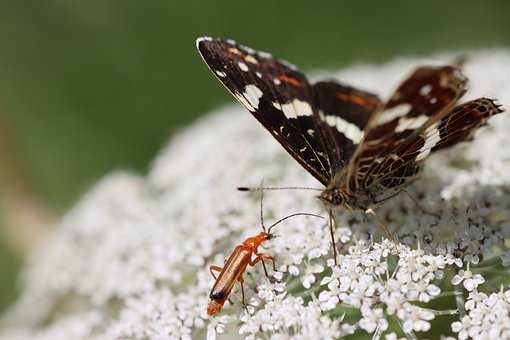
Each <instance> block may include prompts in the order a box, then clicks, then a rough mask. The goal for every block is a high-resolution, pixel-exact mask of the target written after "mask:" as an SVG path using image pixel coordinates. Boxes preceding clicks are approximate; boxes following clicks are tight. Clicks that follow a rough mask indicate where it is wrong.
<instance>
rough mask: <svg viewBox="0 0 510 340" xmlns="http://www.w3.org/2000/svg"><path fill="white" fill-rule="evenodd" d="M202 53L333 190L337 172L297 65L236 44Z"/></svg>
mask: <svg viewBox="0 0 510 340" xmlns="http://www.w3.org/2000/svg"><path fill="white" fill-rule="evenodd" d="M197 48H198V50H199V52H200V54H201V55H202V57H203V59H204V61H205V62H206V64H207V65H208V66H209V68H210V69H211V71H212V72H213V73H214V74H215V75H216V77H217V78H218V79H219V80H220V81H221V83H223V85H225V87H226V88H227V89H228V90H229V91H230V92H231V93H232V94H233V95H234V97H236V98H237V100H238V101H239V102H240V103H241V104H243V105H244V106H245V107H246V108H247V109H248V110H249V111H250V112H251V114H252V115H253V116H255V118H256V119H257V120H258V121H259V122H260V123H261V124H262V125H263V126H264V127H265V128H266V129H267V130H268V131H269V132H270V133H271V135H273V137H274V138H275V139H276V140H277V141H278V142H279V143H280V144H281V145H282V146H283V147H284V148H285V150H287V152H288V153H289V154H290V155H291V156H292V157H294V158H295V159H296V161H298V162H299V163H300V164H301V165H302V166H303V167H304V168H305V169H306V170H307V171H308V172H310V173H311V174H312V175H313V176H314V177H315V178H317V179H318V180H319V181H320V182H321V183H323V184H324V185H327V183H328V182H329V181H330V178H331V174H332V170H331V166H330V163H329V158H328V156H327V153H326V152H325V150H324V146H323V144H322V141H321V140H320V136H319V134H318V133H317V131H316V130H317V124H316V122H315V118H314V110H315V108H314V103H313V102H314V96H313V89H312V87H311V86H310V84H309V83H308V80H307V79H306V77H305V76H304V75H303V74H302V73H301V72H299V71H298V70H297V68H296V67H295V66H293V65H290V64H288V63H287V62H284V61H281V60H277V59H275V58H273V57H272V56H271V55H269V54H268V53H265V52H257V51H254V50H252V49H250V48H248V47H245V46H241V45H239V44H237V43H235V42H233V41H231V40H222V39H212V38H200V39H198V40H197Z"/></svg>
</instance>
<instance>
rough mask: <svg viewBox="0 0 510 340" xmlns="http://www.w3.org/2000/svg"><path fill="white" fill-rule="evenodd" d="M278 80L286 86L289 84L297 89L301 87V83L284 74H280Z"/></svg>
mask: <svg viewBox="0 0 510 340" xmlns="http://www.w3.org/2000/svg"><path fill="white" fill-rule="evenodd" d="M278 79H280V80H281V81H283V82H285V83H287V84H290V85H292V86H294V87H299V86H301V82H300V81H299V80H297V79H296V78H293V77H289V76H287V75H285V74H281V75H279V76H278Z"/></svg>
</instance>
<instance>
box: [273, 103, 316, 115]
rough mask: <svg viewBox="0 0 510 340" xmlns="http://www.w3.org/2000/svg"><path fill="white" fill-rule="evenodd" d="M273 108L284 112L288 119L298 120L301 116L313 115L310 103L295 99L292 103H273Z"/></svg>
mask: <svg viewBox="0 0 510 340" xmlns="http://www.w3.org/2000/svg"><path fill="white" fill-rule="evenodd" d="M273 106H274V107H276V108H277V109H280V107H281V110H282V111H283V114H284V115H285V117H287V118H297V117H299V116H311V115H312V114H313V111H312V107H311V106H310V104H308V102H306V101H303V100H299V99H294V100H293V101H291V102H290V103H287V104H280V103H277V102H273Z"/></svg>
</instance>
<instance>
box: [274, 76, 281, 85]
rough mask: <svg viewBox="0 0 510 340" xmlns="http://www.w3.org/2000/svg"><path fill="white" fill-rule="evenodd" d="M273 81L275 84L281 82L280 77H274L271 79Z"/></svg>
mask: <svg viewBox="0 0 510 340" xmlns="http://www.w3.org/2000/svg"><path fill="white" fill-rule="evenodd" d="M273 83H274V84H275V85H280V84H281V83H282V82H281V80H280V79H278V78H274V79H273Z"/></svg>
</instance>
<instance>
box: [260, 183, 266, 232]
mask: <svg viewBox="0 0 510 340" xmlns="http://www.w3.org/2000/svg"><path fill="white" fill-rule="evenodd" d="M260 187H261V188H263V187H264V179H262V181H261V182H260ZM260 224H261V225H262V230H264V231H266V226H265V225H264V190H261V191H260Z"/></svg>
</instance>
